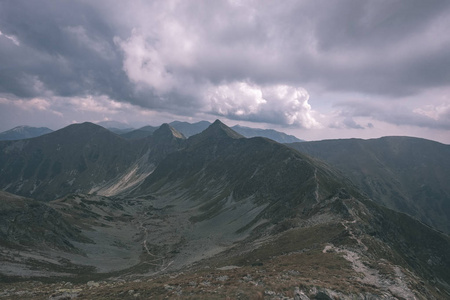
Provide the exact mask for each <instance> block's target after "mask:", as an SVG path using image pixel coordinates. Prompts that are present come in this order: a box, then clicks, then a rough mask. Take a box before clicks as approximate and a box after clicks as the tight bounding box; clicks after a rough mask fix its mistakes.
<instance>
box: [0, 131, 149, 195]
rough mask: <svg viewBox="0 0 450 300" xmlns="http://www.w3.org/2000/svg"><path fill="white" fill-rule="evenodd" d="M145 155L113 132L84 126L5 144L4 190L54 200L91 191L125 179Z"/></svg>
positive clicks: (0, 160) (0, 149)
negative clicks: (131, 166) (137, 161)
mask: <svg viewBox="0 0 450 300" xmlns="http://www.w3.org/2000/svg"><path fill="white" fill-rule="evenodd" d="M141 151H142V146H140V145H137V146H136V147H132V146H131V144H130V142H128V141H127V140H125V139H123V138H121V137H119V136H117V135H115V134H113V133H111V132H110V131H108V130H106V129H104V128H102V127H100V126H97V125H94V124H92V123H83V124H75V125H70V126H68V127H66V128H63V129H61V130H58V131H55V132H53V133H50V134H47V135H44V136H40V137H37V138H34V139H30V140H20V141H10V142H1V143H0V170H1V173H2V175H1V176H0V187H1V188H2V189H3V190H5V191H8V192H12V193H15V194H19V195H22V196H27V197H30V196H32V197H34V198H36V199H41V200H51V199H55V198H57V197H60V196H63V195H66V194H68V193H73V192H87V191H89V190H90V189H91V188H92V186H94V185H95V184H96V183H99V182H103V181H108V180H111V179H113V178H115V177H116V176H118V175H119V174H121V173H122V172H123V171H124V170H125V169H126V168H127V167H128V166H129V165H130V164H131V163H132V162H134V161H135V160H136V159H137V157H138V156H139V154H140V152H141Z"/></svg>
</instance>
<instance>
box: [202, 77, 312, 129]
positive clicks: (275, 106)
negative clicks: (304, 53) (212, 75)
mask: <svg viewBox="0 0 450 300" xmlns="http://www.w3.org/2000/svg"><path fill="white" fill-rule="evenodd" d="M204 97H205V100H206V101H209V103H210V111H211V113H213V114H217V115H221V116H225V117H227V118H230V119H239V120H251V121H256V122H266V123H278V124H284V125H298V126H301V127H303V128H313V127H319V126H320V124H319V122H317V121H316V119H315V118H314V112H313V111H312V109H311V105H310V104H309V103H308V100H309V94H308V92H307V91H306V90H305V89H304V88H298V87H293V86H289V85H268V86H259V85H256V84H249V83H246V82H234V83H231V84H224V85H219V86H211V87H210V88H209V89H208V90H207V91H206V93H205V95H204Z"/></svg>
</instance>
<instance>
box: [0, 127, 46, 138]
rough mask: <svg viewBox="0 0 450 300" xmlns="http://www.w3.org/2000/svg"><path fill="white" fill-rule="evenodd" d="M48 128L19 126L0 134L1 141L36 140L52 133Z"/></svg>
mask: <svg viewBox="0 0 450 300" xmlns="http://www.w3.org/2000/svg"><path fill="white" fill-rule="evenodd" d="M52 131H53V130H51V129H50V128H47V127H30V126H17V127H14V128H13V129H10V130H7V131H4V132H1V133H0V141H10V140H22V139H29V138H34V137H37V136H41V135H44V134H47V133H50V132H52Z"/></svg>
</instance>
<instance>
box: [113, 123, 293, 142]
mask: <svg viewBox="0 0 450 300" xmlns="http://www.w3.org/2000/svg"><path fill="white" fill-rule="evenodd" d="M169 125H170V126H172V127H173V128H175V129H176V130H178V131H179V132H181V133H182V134H183V135H184V136H185V137H187V138H188V137H190V136H193V135H195V134H198V133H200V132H202V131H203V130H205V129H206V128H208V126H210V125H211V123H210V122H208V121H200V122H197V123H188V122H180V121H174V122H171V123H169ZM231 128H232V129H233V130H234V131H236V132H238V133H240V134H242V135H243V136H245V137H247V138H251V137H256V136H260V137H266V138H269V139H272V140H274V141H276V142H279V143H294V142H301V141H302V140H300V139H298V138H296V137H295V136H293V135H288V134H285V133H283V132H279V131H276V130H273V129H258V128H250V127H244V126H239V125H235V126H233V127H231ZM154 130H156V127H152V126H145V127H142V128H139V129H136V130H133V131H129V132H125V133H121V132H119V131H117V130H115V132H116V133H119V134H120V133H121V135H122V136H123V137H125V138H130V139H137V138H144V137H147V136H150V135H151V134H152V132H153V131H154Z"/></svg>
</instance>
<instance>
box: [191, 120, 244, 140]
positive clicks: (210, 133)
mask: <svg viewBox="0 0 450 300" xmlns="http://www.w3.org/2000/svg"><path fill="white" fill-rule="evenodd" d="M200 135H202V136H206V137H214V138H223V137H227V138H232V139H241V138H244V136H243V135H240V134H239V133H237V132H236V131H234V130H233V129H231V128H230V127H228V126H227V125H225V124H224V123H222V122H221V121H220V120H218V119H217V120H216V121H214V123H212V124H211V125H210V126H209V127H208V128H206V130H205V131H203V132H202V133H200Z"/></svg>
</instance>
